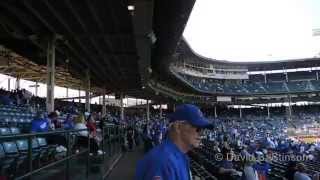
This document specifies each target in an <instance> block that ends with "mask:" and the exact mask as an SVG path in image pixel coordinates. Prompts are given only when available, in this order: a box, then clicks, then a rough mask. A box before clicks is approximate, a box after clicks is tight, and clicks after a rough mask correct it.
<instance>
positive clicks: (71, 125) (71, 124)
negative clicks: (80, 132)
mask: <svg viewBox="0 0 320 180" xmlns="http://www.w3.org/2000/svg"><path fill="white" fill-rule="evenodd" d="M63 128H64V129H65V130H71V129H74V122H73V117H72V115H71V114H67V117H66V120H65V121H64V122H63Z"/></svg>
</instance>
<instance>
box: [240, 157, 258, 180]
mask: <svg viewBox="0 0 320 180" xmlns="http://www.w3.org/2000/svg"><path fill="white" fill-rule="evenodd" d="M254 164H255V158H254V157H253V156H246V157H245V162H244V167H243V174H242V178H241V179H243V180H258V173H257V171H256V170H255V168H253V165H254Z"/></svg>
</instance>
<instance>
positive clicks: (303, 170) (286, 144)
mask: <svg viewBox="0 0 320 180" xmlns="http://www.w3.org/2000/svg"><path fill="white" fill-rule="evenodd" d="M296 109H299V108H296ZM303 109H304V108H301V110H303ZM209 120H211V121H212V122H213V123H214V127H215V128H214V129H213V130H206V131H204V132H203V136H202V138H203V142H202V144H203V145H202V146H201V147H200V148H199V149H196V150H195V151H193V152H191V153H190V154H189V155H190V157H191V160H192V164H193V165H194V162H198V164H200V167H199V168H200V169H201V168H202V167H204V168H205V169H206V170H207V171H206V172H210V173H211V175H212V176H214V177H215V178H217V179H247V180H260V179H283V178H286V179H290V180H291V179H292V180H293V179H294V180H304V179H312V178H313V179H316V178H318V177H319V173H320V164H319V163H318V161H319V160H320V140H319V139H318V140H316V141H314V142H305V141H301V140H299V139H294V138H292V137H290V136H289V135H288V133H287V130H288V129H289V128H295V127H302V125H304V126H308V125H310V126H311V125H318V126H319V120H320V116H319V114H318V113H312V112H303V111H298V112H296V116H294V117H293V119H292V120H291V121H292V122H291V121H290V122H289V121H288V120H287V119H286V118H285V115H282V116H281V115H278V114H276V115H273V116H272V117H269V118H268V117H267V116H259V115H253V114H249V115H247V116H244V117H242V118H239V115H238V114H237V113H225V114H224V115H223V116H220V117H219V118H214V117H211V116H209ZM167 122H168V121H167V120H166V119H165V118H164V119H160V118H159V117H156V116H155V117H154V119H153V120H152V121H150V122H148V123H145V124H144V131H143V139H144V142H145V151H148V150H149V149H150V148H152V147H154V146H156V145H157V144H159V143H161V141H162V140H163V139H164V138H165V136H166V129H167V128H168V126H169V125H168V123H167ZM318 138H319V136H318ZM299 158H300V159H299ZM198 171H199V170H198ZM194 172H197V171H194ZM202 172H203V170H202ZM205 176H206V177H207V176H208V175H205Z"/></svg>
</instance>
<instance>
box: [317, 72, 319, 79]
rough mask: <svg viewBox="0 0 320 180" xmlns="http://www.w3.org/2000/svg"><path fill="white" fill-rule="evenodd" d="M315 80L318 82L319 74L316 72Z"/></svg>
mask: <svg viewBox="0 0 320 180" xmlns="http://www.w3.org/2000/svg"><path fill="white" fill-rule="evenodd" d="M316 80H319V72H318V71H316Z"/></svg>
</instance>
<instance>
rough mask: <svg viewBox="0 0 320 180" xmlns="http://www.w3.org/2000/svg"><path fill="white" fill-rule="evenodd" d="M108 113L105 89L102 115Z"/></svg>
mask: <svg viewBox="0 0 320 180" xmlns="http://www.w3.org/2000/svg"><path fill="white" fill-rule="evenodd" d="M106 114H107V107H106V90H105V89H104V93H103V95H102V117H104V116H105V115H106Z"/></svg>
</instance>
